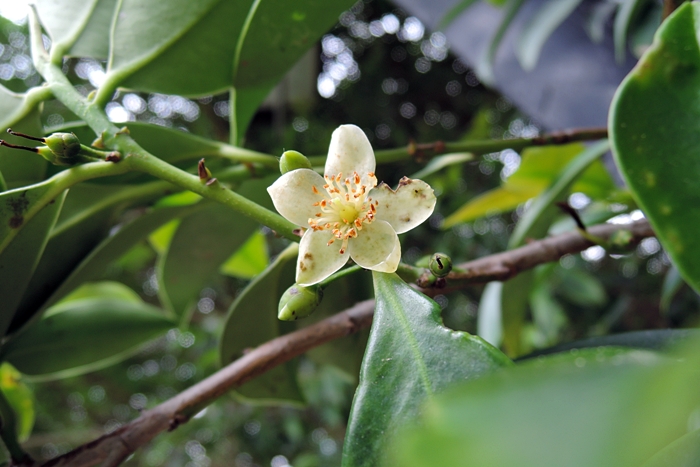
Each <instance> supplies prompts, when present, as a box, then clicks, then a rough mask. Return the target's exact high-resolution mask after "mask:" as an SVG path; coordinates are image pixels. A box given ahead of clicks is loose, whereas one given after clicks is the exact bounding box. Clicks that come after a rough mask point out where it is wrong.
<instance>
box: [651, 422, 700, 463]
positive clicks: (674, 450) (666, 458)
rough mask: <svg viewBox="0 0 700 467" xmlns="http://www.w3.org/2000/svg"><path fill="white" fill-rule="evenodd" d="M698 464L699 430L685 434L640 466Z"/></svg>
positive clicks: (699, 448)
mask: <svg viewBox="0 0 700 467" xmlns="http://www.w3.org/2000/svg"><path fill="white" fill-rule="evenodd" d="M698 464H700V430H695V431H691V432H690V433H688V434H687V435H685V436H682V437H681V438H679V439H677V440H676V441H674V442H673V443H671V444H669V445H668V446H666V447H665V448H664V449H662V450H661V451H659V452H658V453H657V454H656V455H655V456H654V457H652V458H651V459H649V461H648V462H646V463H645V464H644V465H643V466H642V467H666V466H669V465H672V466H673V467H696V466H697V465H698Z"/></svg>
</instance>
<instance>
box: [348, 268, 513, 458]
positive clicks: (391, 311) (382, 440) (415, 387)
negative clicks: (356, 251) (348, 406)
mask: <svg viewBox="0 0 700 467" xmlns="http://www.w3.org/2000/svg"><path fill="white" fill-rule="evenodd" d="M373 276H374V288H375V294H376V300H377V307H376V311H375V315H374V321H373V323H372V330H371V332H370V338H369V343H368V344H367V350H366V353H365V358H364V360H363V362H362V371H361V373H360V384H359V386H358V388H357V392H356V393H355V399H354V400H353V404H352V410H351V413H350V421H349V423H348V431H347V434H346V437H345V446H344V449H343V462H342V465H343V466H344V467H354V466H375V465H377V464H378V463H379V460H380V459H381V458H382V456H384V455H386V453H387V448H388V445H389V443H390V442H391V441H392V440H393V438H394V437H395V436H396V433H397V431H398V430H399V429H400V428H401V427H402V426H403V425H404V424H406V423H408V422H409V421H410V420H412V419H413V418H415V417H416V416H417V415H418V414H419V413H420V407H421V405H422V404H423V403H425V402H426V401H428V400H431V399H433V398H434V397H435V395H436V394H437V393H439V392H442V391H443V390H444V389H445V388H446V387H447V386H448V385H450V384H451V383H454V382H457V381H465V380H470V379H476V378H478V377H480V376H483V375H484V374H486V373H488V372H490V371H493V370H495V369H498V368H501V367H503V366H508V365H509V364H510V360H508V358H507V357H506V356H505V355H503V354H502V353H501V352H499V351H498V350H497V349H495V348H494V347H492V346H491V345H489V344H488V343H486V342H485V341H483V340H482V339H480V338H479V337H475V336H470V335H469V334H467V333H464V332H460V331H452V330H450V329H447V328H446V327H444V326H443V325H442V321H441V318H440V307H439V306H438V305H437V304H436V303H435V302H434V301H432V300H430V299H429V298H427V297H426V296H424V295H422V294H421V293H419V292H417V291H415V290H413V289H412V288H411V287H409V286H408V285H407V284H406V283H405V282H403V281H402V280H401V279H400V278H399V277H398V276H397V275H395V274H386V273H377V272H374V273H373ZM397 465H401V464H397ZM434 465H441V464H440V463H437V464H434ZM444 465H448V464H444Z"/></svg>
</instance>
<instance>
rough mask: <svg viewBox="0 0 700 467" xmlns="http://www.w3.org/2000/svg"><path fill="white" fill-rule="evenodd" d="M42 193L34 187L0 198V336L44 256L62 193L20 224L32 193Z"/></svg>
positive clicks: (33, 195)
mask: <svg viewBox="0 0 700 467" xmlns="http://www.w3.org/2000/svg"><path fill="white" fill-rule="evenodd" d="M45 189H47V187H46V186H38V187H36V188H34V189H28V190H21V191H19V192H17V191H11V192H5V193H2V194H0V222H1V224H0V238H3V237H5V239H7V240H8V241H7V243H6V244H5V248H4V249H2V250H1V251H0V277H2V280H0V302H1V303H2V311H1V312H0V335H5V332H6V331H7V329H8V326H9V325H10V322H11V320H12V318H13V316H14V314H15V311H16V309H17V306H18V305H19V303H20V300H21V298H22V294H23V292H24V291H25V289H26V288H27V285H28V284H29V281H30V279H31V277H32V275H33V274H34V271H35V269H36V266H37V264H38V263H39V260H40V259H41V256H42V254H43V253H44V248H45V247H46V243H47V242H48V239H49V235H50V233H51V229H52V228H53V226H54V224H55V223H56V219H57V218H58V215H59V213H60V211H61V206H62V205H63V200H64V199H65V192H63V193H61V194H60V195H58V196H57V197H56V198H55V199H54V202H53V203H51V204H49V205H48V206H45V207H44V208H43V209H41V210H40V211H39V212H38V213H37V214H36V215H34V216H33V217H32V218H31V219H30V220H24V217H23V215H24V214H25V213H26V210H27V209H28V207H29V206H30V205H31V203H32V200H33V199H34V197H35V195H36V192H37V191H39V192H43V191H44V190H45ZM10 234H12V237H10Z"/></svg>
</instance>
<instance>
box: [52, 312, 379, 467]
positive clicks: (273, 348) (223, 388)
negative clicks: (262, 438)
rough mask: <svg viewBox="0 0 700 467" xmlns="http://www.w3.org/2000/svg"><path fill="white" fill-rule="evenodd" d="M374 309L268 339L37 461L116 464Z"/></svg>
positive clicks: (362, 321)
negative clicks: (108, 428)
mask: <svg viewBox="0 0 700 467" xmlns="http://www.w3.org/2000/svg"><path fill="white" fill-rule="evenodd" d="M373 312H374V300H367V301H364V302H360V303H358V304H357V305H355V306H354V307H352V308H350V309H348V310H346V311H344V312H342V313H338V314H337V315H334V316H332V317H330V318H327V319H325V320H323V321H321V322H319V323H316V324H313V325H311V326H309V327H306V328H304V329H300V330H299V331H296V332H292V333H290V334H286V335H284V336H281V337H278V338H276V339H273V340H271V341H269V342H266V343H265V344H262V345H261V346H260V347H257V348H255V349H253V350H251V351H250V352H248V353H247V354H245V355H244V356H242V357H241V358H239V359H238V360H236V361H235V362H233V363H231V364H230V365H228V366H226V367H224V368H222V369H221V370H219V371H217V372H216V373H214V374H213V375H211V376H209V377H208V378H206V379H204V380H202V381H200V382H199V383H197V384H195V385H194V386H192V387H190V388H189V389H187V390H185V391H183V392H181V393H180V394H178V395H177V396H175V397H173V398H172V399H169V400H167V401H165V402H163V403H162V404H160V405H158V406H156V407H154V408H152V409H150V410H146V411H144V412H143V413H142V414H141V415H140V416H139V417H138V418H137V419H135V420H133V421H132V422H130V423H127V424H126V425H124V426H122V427H120V428H118V429H117V430H115V431H113V432H112V433H109V434H106V435H104V436H102V437H100V438H97V439H96V440H94V441H91V442H89V443H87V444H84V445H82V446H79V447H78V448H76V449H74V450H73V451H71V452H69V453H67V454H64V455H62V456H60V457H57V458H55V459H52V460H50V461H48V462H46V463H44V464H40V465H43V466H44V467H49V466H51V467H58V466H62V467H63V466H71V467H88V466H93V465H97V464H101V465H102V466H115V465H119V464H120V463H121V462H123V461H124V459H126V458H127V457H128V456H129V455H131V453H133V452H134V451H135V450H136V449H138V448H139V447H141V446H143V445H144V444H146V443H147V442H149V441H150V440H151V439H153V438H154V437H155V436H156V435H157V434H159V433H161V432H163V431H170V430H173V429H175V428H177V426H179V425H180V424H182V423H185V422H187V421H188V420H189V419H190V417H192V416H193V415H195V414H196V413H197V412H199V411H200V410H202V409H203V408H204V407H206V406H207V405H209V404H210V403H212V402H213V401H214V400H216V399H217V398H219V397H221V396H222V395H223V394H225V393H226V392H228V391H229V390H231V389H233V388H235V387H238V386H240V385H241V384H243V383H245V382H246V381H248V380H250V379H252V378H254V377H256V376H258V375H260V374H262V373H264V372H265V371H267V370H269V369H271V368H274V367H275V366H277V365H280V364H282V363H284V362H286V361H288V360H291V359H292V358H294V357H296V356H298V355H301V354H302V353H304V352H306V351H307V350H309V349H311V348H313V347H317V346H319V345H321V344H323V343H325V342H328V341H331V340H333V339H338V338H340V337H343V336H347V335H349V334H352V333H354V332H357V331H359V330H360V329H363V328H366V327H368V326H369V325H370V324H371V322H372V314H373Z"/></svg>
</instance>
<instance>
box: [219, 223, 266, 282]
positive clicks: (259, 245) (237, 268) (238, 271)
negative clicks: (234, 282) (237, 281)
mask: <svg viewBox="0 0 700 467" xmlns="http://www.w3.org/2000/svg"><path fill="white" fill-rule="evenodd" d="M269 264H270V255H269V254H268V252H267V242H266V241H265V235H264V234H263V233H262V232H260V231H257V232H255V233H253V235H251V236H250V238H249V239H248V240H246V242H245V243H244V244H243V246H241V247H240V248H239V249H238V251H237V252H235V253H234V254H233V256H231V257H230V258H229V259H227V260H226V262H225V263H224V264H222V265H221V269H220V271H221V273H222V274H226V275H228V276H233V277H238V278H241V279H252V278H253V277H255V276H257V275H258V274H260V273H262V272H263V271H264V270H265V268H266V267H267V266H268V265H269Z"/></svg>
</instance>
